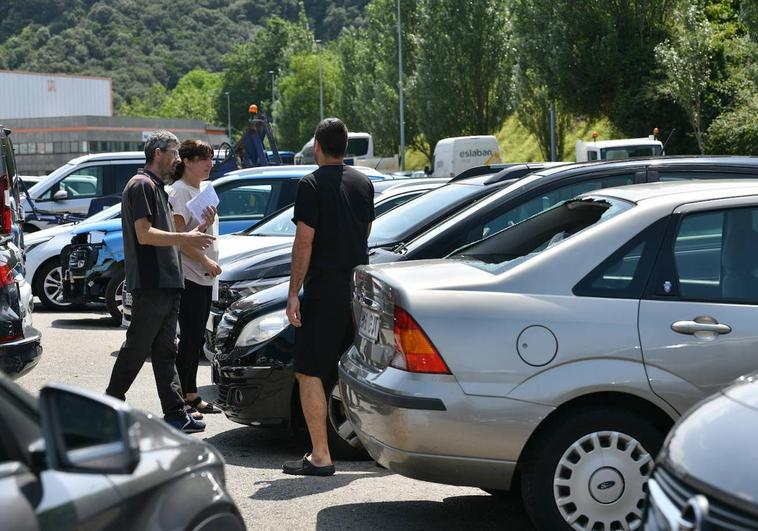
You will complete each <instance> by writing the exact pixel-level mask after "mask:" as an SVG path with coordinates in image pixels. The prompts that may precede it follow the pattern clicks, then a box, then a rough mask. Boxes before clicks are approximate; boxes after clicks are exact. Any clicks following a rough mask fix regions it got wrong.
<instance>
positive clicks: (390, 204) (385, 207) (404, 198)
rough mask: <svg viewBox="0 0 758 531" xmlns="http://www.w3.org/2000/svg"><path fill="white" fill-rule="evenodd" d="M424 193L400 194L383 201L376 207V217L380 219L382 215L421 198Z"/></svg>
mask: <svg viewBox="0 0 758 531" xmlns="http://www.w3.org/2000/svg"><path fill="white" fill-rule="evenodd" d="M422 193H423V192H409V193H407V194H399V195H396V196H393V197H391V198H389V199H387V200H386V201H382V202H380V203H379V204H378V205H376V206H375V207H374V215H375V216H377V217H379V216H381V215H382V214H384V213H386V212H389V211H390V210H392V209H393V208H396V207H399V206H400V205H402V204H405V203H407V202H408V201H410V200H411V199H413V198H414V197H418V196H420V195H421V194H422Z"/></svg>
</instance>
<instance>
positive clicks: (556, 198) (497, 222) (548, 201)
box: [462, 174, 634, 244]
mask: <svg viewBox="0 0 758 531" xmlns="http://www.w3.org/2000/svg"><path fill="white" fill-rule="evenodd" d="M632 183H634V174H624V175H609V176H605V177H601V178H597V179H588V180H585V181H581V182H574V183H571V184H566V185H563V186H560V187H557V188H554V189H552V190H548V191H545V192H543V193H540V194H539V195H538V196H536V197H532V198H531V199H529V200H527V201H525V202H523V203H521V204H520V205H518V206H517V207H515V208H511V209H509V210H507V211H506V212H502V211H495V212H493V213H492V214H491V215H490V217H489V219H486V220H485V221H484V222H483V223H481V224H480V225H478V226H476V227H475V228H474V229H473V230H472V231H471V232H470V233H469V234H468V237H467V240H466V241H464V242H462V243H463V244H466V243H469V242H473V241H476V240H480V239H482V238H486V237H487V236H490V235H492V234H495V233H496V232H498V231H501V230H503V229H504V228H506V227H510V226H511V225H515V224H516V223H520V222H521V221H524V220H525V219H526V218H529V217H531V216H533V215H535V214H538V213H540V212H542V211H543V210H547V209H548V208H550V207H552V206H554V205H556V204H558V203H560V202H561V201H565V200H567V199H571V198H572V197H576V196H578V195H581V194H584V193H587V192H591V191H593V190H599V189H601V188H610V187H612V186H623V185H625V184H632Z"/></svg>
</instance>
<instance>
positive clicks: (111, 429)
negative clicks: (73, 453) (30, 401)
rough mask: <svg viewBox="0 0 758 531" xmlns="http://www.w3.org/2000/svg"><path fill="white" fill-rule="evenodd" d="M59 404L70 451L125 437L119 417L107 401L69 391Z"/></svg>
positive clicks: (62, 426)
mask: <svg viewBox="0 0 758 531" xmlns="http://www.w3.org/2000/svg"><path fill="white" fill-rule="evenodd" d="M59 398H60V401H59V403H58V404H56V409H57V410H58V411H59V421H60V423H61V429H62V431H63V434H62V435H63V442H64V443H65V447H66V449H67V450H76V449H77V448H86V447H89V446H95V445H100V444H109V443H114V442H119V441H120V440H121V435H120V433H121V432H120V428H119V424H118V416H117V415H116V412H115V411H113V410H112V408H110V407H109V406H107V405H105V404H100V403H98V402H94V401H92V400H90V399H87V398H84V397H81V396H78V395H75V394H70V393H65V394H61V395H60V397H59Z"/></svg>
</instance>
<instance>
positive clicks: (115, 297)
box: [105, 270, 125, 325]
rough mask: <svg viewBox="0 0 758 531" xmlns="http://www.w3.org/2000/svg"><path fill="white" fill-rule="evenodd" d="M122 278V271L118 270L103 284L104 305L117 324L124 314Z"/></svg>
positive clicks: (123, 276) (119, 323)
mask: <svg viewBox="0 0 758 531" xmlns="http://www.w3.org/2000/svg"><path fill="white" fill-rule="evenodd" d="M124 279H125V275H124V271H123V270H121V271H118V272H117V273H116V274H115V275H113V276H112V277H111V279H110V280H109V281H108V284H107V285H106V286H105V307H106V308H107V310H108V313H109V314H111V319H112V320H113V323H114V324H117V325H121V320H122V319H123V316H124V314H123V312H124Z"/></svg>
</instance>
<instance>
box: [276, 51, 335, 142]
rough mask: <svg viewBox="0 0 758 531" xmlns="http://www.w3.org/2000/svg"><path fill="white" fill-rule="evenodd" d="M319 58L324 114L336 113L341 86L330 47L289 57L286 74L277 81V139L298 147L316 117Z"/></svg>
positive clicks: (332, 114) (307, 135)
mask: <svg viewBox="0 0 758 531" xmlns="http://www.w3.org/2000/svg"><path fill="white" fill-rule="evenodd" d="M319 61H321V66H322V68H323V80H324V81H323V83H324V116H325V117H326V116H335V115H338V114H339V112H338V94H339V92H340V90H341V79H342V78H341V75H340V74H341V67H340V63H339V57H338V56H337V54H336V53H334V52H333V51H331V50H328V49H327V50H324V51H323V52H322V54H321V56H320V55H319V54H312V53H309V54H299V55H295V56H293V57H292V58H291V59H290V64H289V69H288V71H287V74H286V75H285V76H283V77H282V78H281V79H280V81H279V83H278V85H279V89H278V92H279V97H278V99H277V101H276V106H275V109H274V113H275V116H276V134H277V138H278V140H279V143H280V144H281V145H282V146H284V147H283V148H282V149H285V147H286V148H289V149H292V150H299V149H300V147H301V146H302V145H303V144H305V142H307V141H308V139H310V138H311V137H312V136H313V131H314V130H315V129H316V125H317V124H318V121H319Z"/></svg>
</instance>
